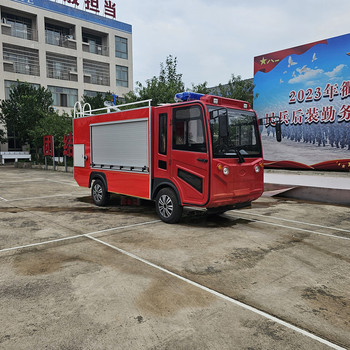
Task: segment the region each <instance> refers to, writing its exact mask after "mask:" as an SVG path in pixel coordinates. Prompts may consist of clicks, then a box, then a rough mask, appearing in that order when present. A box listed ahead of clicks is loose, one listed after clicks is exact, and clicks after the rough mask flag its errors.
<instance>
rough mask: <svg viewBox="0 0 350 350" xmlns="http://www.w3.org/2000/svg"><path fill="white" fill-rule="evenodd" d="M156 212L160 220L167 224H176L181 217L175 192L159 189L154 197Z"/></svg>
mask: <svg viewBox="0 0 350 350" xmlns="http://www.w3.org/2000/svg"><path fill="white" fill-rule="evenodd" d="M156 211H157V214H158V216H159V217H160V219H161V220H162V221H164V222H166V223H167V224H176V223H177V222H179V221H180V219H181V216H182V206H181V205H180V204H179V201H178V199H177V196H176V194H175V192H174V191H173V190H172V189H170V188H163V189H161V190H160V191H159V192H158V194H157V197H156Z"/></svg>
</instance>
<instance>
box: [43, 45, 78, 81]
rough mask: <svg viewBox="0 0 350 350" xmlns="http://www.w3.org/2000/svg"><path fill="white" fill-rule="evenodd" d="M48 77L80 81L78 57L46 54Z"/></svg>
mask: <svg viewBox="0 0 350 350" xmlns="http://www.w3.org/2000/svg"><path fill="white" fill-rule="evenodd" d="M46 69H47V77H48V78H53V79H60V80H71V81H78V75H77V59H76V57H71V56H63V55H58V54H54V53H49V52H48V53H46Z"/></svg>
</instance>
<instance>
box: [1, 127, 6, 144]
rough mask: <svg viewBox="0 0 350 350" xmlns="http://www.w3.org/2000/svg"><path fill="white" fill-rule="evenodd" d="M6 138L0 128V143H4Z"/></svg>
mask: <svg viewBox="0 0 350 350" xmlns="http://www.w3.org/2000/svg"><path fill="white" fill-rule="evenodd" d="M6 142H7V138H6V137H5V132H4V130H2V129H0V143H6Z"/></svg>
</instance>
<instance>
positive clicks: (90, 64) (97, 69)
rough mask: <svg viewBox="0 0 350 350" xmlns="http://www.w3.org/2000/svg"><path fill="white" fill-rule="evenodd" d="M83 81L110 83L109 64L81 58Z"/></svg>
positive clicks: (98, 83) (100, 83) (97, 83)
mask: <svg viewBox="0 0 350 350" xmlns="http://www.w3.org/2000/svg"><path fill="white" fill-rule="evenodd" d="M83 71H84V83H90V84H96V85H107V86H109V85H110V79H109V64H108V63H102V62H95V61H89V60H83Z"/></svg>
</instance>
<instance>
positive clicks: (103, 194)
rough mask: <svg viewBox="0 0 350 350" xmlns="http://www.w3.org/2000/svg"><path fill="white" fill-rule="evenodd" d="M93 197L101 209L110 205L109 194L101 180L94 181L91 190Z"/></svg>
mask: <svg viewBox="0 0 350 350" xmlns="http://www.w3.org/2000/svg"><path fill="white" fill-rule="evenodd" d="M91 196H92V200H93V201H94V203H95V204H96V205H98V206H99V207H103V206H105V205H106V204H107V203H108V200H109V193H108V192H107V189H106V186H105V185H104V183H103V182H102V181H101V180H99V179H97V180H95V181H94V183H93V185H92V188H91Z"/></svg>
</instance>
